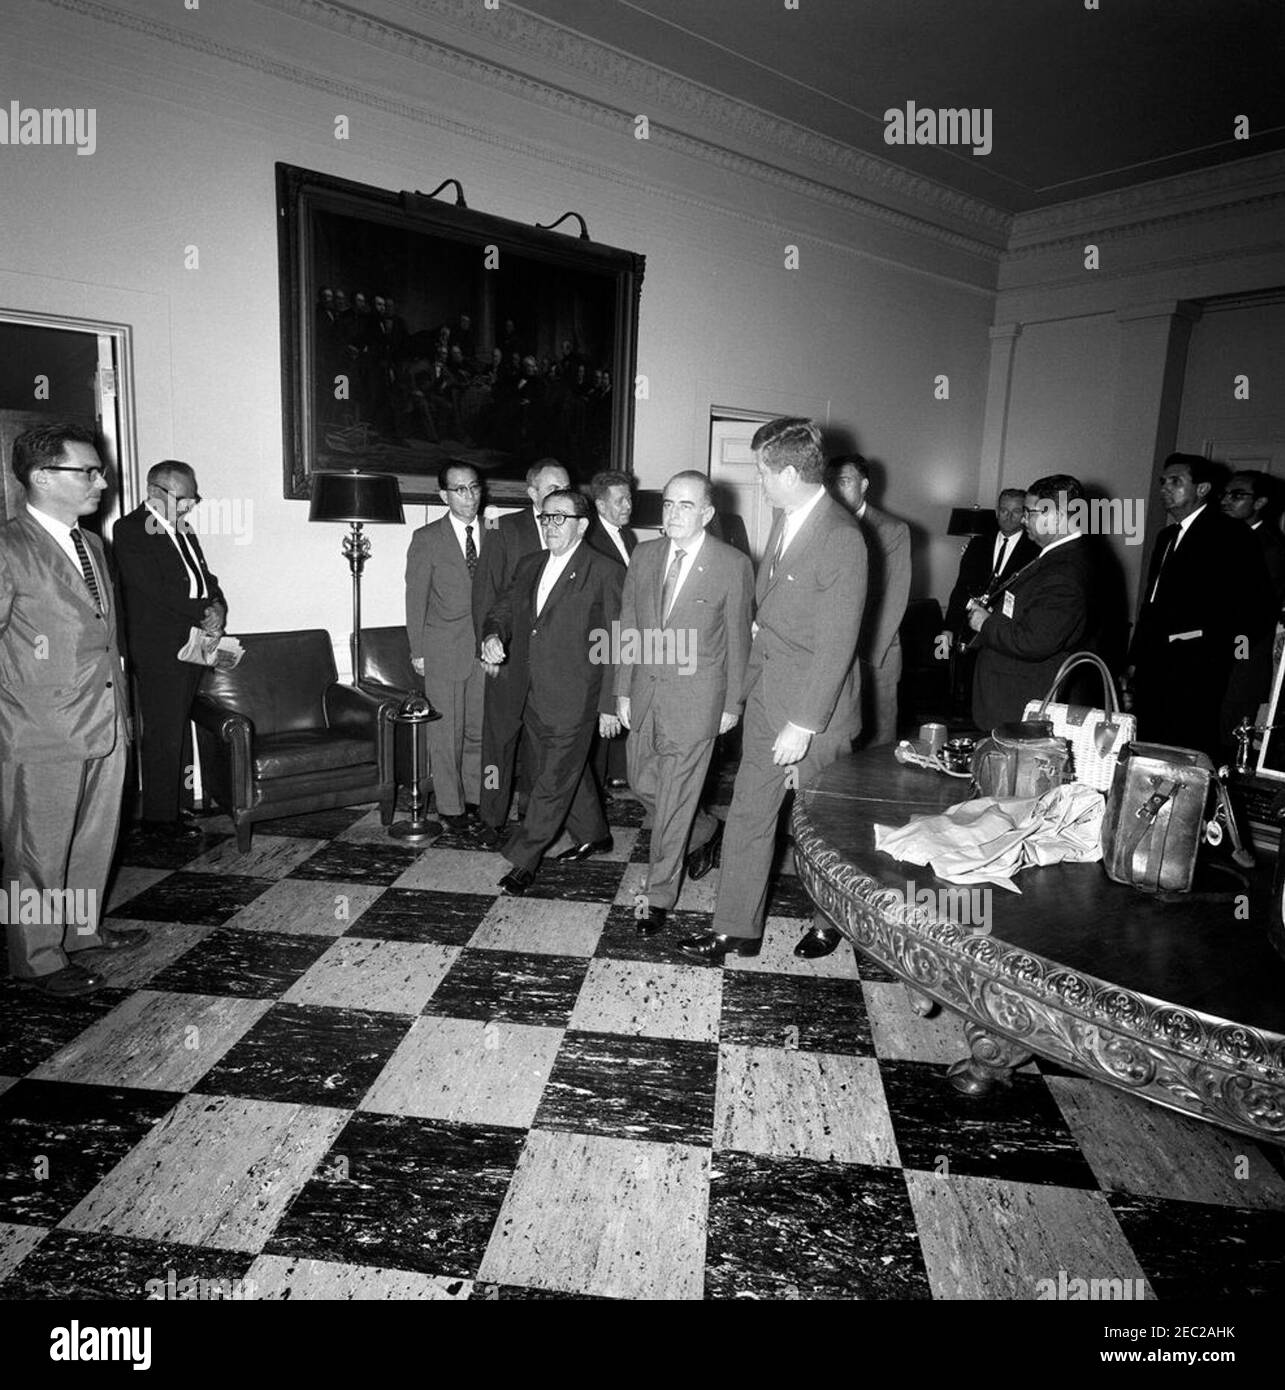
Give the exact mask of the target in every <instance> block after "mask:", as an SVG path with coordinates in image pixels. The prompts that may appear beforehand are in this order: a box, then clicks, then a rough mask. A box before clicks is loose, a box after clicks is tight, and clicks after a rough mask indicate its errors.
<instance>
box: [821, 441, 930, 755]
mask: <svg viewBox="0 0 1285 1390" xmlns="http://www.w3.org/2000/svg"><path fill="white" fill-rule="evenodd" d="M827 477H828V481H829V486H830V489H831V491H832V492H833V493H834V496H835V498H836V500H837V501H839V502H842V503H843V505H844V506H845V507H847V509H848V510H849V511H850V512H851V513H852V515H853V516H855V517H856V519H857V524H858V525H859V526H860V527H861V536H862V539H863V540H864V541H865V543H866V561H867V564H868V566H869V568H868V572H867V577H866V612H865V617H864V619H863V621H862V624H861V638H860V641H859V642H858V644H857V655H858V658H859V660H860V662H861V732H862V737H863V741H864V743H865V744H866V745H867V746H873V745H875V744H880V743H894V742H895V741H896V738H897V683H898V682H899V681H900V680H901V636H900V628H901V620H902V618H904V617H905V616H906V602H907V600H908V599H909V598H910V527H909V526H907V525H906V523H905V522H904V521H898V520H897V519H896V517H892V516H889V515H888V513H887V512H883V511H880V510H879V508H878V507H876V506H875V505H874V504H873V503H871V502H870V501H869V500H868V499H867V497H866V493H867V492H868V491H869V490H870V469H869V466H868V465H867V463H866V461H865V459H864V458H862V456H861V455H860V454H842V455H840V456H839V457H838V458H832V459H831V460H830V464H829V469H828V473H827Z"/></svg>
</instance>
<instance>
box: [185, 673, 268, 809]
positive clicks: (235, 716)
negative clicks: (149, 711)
mask: <svg viewBox="0 0 1285 1390" xmlns="http://www.w3.org/2000/svg"><path fill="white" fill-rule="evenodd" d="M192 722H193V723H194V724H195V725H196V727H197V731H198V733H200V732H201V731H204V732H205V734H206V735H207V736H208V739H209V743H210V744H213V745H214V749H215V761H216V762H217V763H218V764H219V765H218V766H216V767H214V768H212V769H211V770H210V772H209V774H208V775H209V777H210V781H211V783H212V784H213V786H214V788H215V790H216V794H219V793H221V794H222V798H223V799H224V802H225V804H226V805H228V806H249V805H250V804H251V802H252V799H253V783H254V762H253V759H252V756H251V754H252V750H253V746H254V722H253V721H252V720H250V719H247V718H246V716H245V715H244V714H241V713H240V711H238V710H234V709H231V708H229V707H228V706H227V705H221V704H219V702H218V701H217V700H212V699H210V697H209V696H208V695H198V696H197V697H196V699H195V700H193V701H192ZM202 742H205V741H204V740H202ZM204 756H205V752H204V749H203V750H202V760H203V761H204Z"/></svg>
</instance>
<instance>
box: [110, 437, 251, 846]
mask: <svg viewBox="0 0 1285 1390" xmlns="http://www.w3.org/2000/svg"><path fill="white" fill-rule="evenodd" d="M200 500H201V499H200V495H199V493H198V492H197V488H196V474H195V473H194V472H193V471H192V468H191V466H190V465H189V464H186V463H181V462H180V461H179V460H177V459H165V460H163V461H162V462H161V463H157V464H153V466H152V467H151V468H150V469H148V472H147V500H146V501H145V502H144V503H143V504H142V505H141V506H139V507H136V508H135V509H134V510H133V511H132V512H130V513H129V515H128V516H123V517H121V519H120V520H119V521H118V522H117V523H116V529H115V530H114V531H113V533H112V551H113V553H114V555H115V557H116V565H117V568H118V569H119V570H120V579H121V598H122V607H123V608H124V611H125V637H126V648H127V651H128V655H129V664H130V667H131V669H132V670H133V673H134V686H135V691H136V696H137V701H138V703H137V707H136V709H137V713H138V716H139V721H140V723H139V730H138V734H139V742H140V756H139V761H140V764H141V767H142V774H143V800H142V815H141V819H142V821H143V823H144V824H145V825H146V826H148V827H149V828H150V829H154V830H159V831H163V832H165V833H167V834H170V835H174V836H195V835H197V834H199V831H197V830H196V829H195V828H194V827H191V826H185V825H184V824H183V822H182V820H181V817H180V803H181V800H182V792H183V790H184V789H185V783H186V786H187V787H188V788H190V786H191V783H190V781H188V780H187V778H186V772H187V769H188V768H190V767H191V764H192V731H191V726H190V723H189V721H190V718H191V710H192V700H193V698H194V697H195V695H196V689H197V686H198V685H200V683H201V676H202V675H203V674H204V671H205V668H204V667H202V666H198V665H194V664H193V663H192V662H190V661H180V660H179V659H178V655H177V654H178V651H179V649H180V648H181V647H182V646H184V644H185V643H186V642H187V640H188V637H189V635H190V634H191V630H192V629H193V628H194V627H195V628H199V629H200V630H201V631H202V632H205V633H208V634H210V635H211V636H215V637H217V636H221V635H222V633H223V628H224V624H225V622H226V620H227V611H228V610H227V601H226V600H225V599H224V597H223V590H222V589H221V588H220V587H219V581H218V579H217V578H215V576H214V575H212V574H211V573H210V571H209V567H208V566H207V565H206V563H205V555H204V554H203V552H202V550H201V543H200V541H199V540H198V539H197V537H196V534H195V532H194V531H193V530H192V527H191V524H190V522H189V521H188V515H189V513H190V512H191V511H192V509H193V508H194V507H195V506H196V505H197V504H198V503H199V502H200Z"/></svg>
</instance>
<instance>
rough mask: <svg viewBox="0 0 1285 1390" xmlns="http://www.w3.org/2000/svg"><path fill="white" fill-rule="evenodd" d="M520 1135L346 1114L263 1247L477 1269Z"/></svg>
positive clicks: (421, 1267) (466, 1272) (435, 1270)
mask: <svg viewBox="0 0 1285 1390" xmlns="http://www.w3.org/2000/svg"><path fill="white" fill-rule="evenodd" d="M524 1137H525V1131H524V1130H520V1129H501V1128H498V1127H492V1126H486V1125H456V1124H446V1123H443V1122H440V1121H436V1120H419V1119H410V1118H406V1117H401V1116H395V1115H355V1116H353V1118H352V1119H351V1120H350V1121H349V1123H348V1124H347V1125H346V1126H345V1128H344V1130H343V1132H342V1133H341V1134H340V1135H339V1138H338V1139H337V1140H336V1141H335V1144H334V1146H333V1147H332V1149H331V1150H330V1153H329V1154H328V1155H327V1156H326V1159H325V1161H324V1163H323V1164H322V1165H321V1169H322V1170H324V1171H325V1172H326V1173H327V1174H330V1173H333V1172H336V1170H338V1169H339V1168H340V1165H339V1164H337V1163H336V1161H335V1160H336V1159H342V1160H344V1163H343V1165H342V1167H343V1170H344V1171H346V1172H347V1177H343V1176H334V1177H331V1176H326V1177H313V1178H312V1179H311V1180H310V1181H309V1182H308V1183H307V1184H305V1186H304V1188H303V1190H302V1191H301V1192H300V1193H299V1195H298V1197H296V1198H295V1201H294V1203H293V1204H292V1206H291V1207H290V1210H289V1211H288V1212H287V1213H286V1216H285V1217H284V1219H283V1220H282V1221H281V1224H280V1225H279V1226H278V1227H277V1230H276V1232H275V1234H274V1235H273V1236H272V1238H271V1239H270V1240H269V1241H268V1244H267V1246H266V1253H268V1254H272V1255H295V1256H302V1257H304V1258H306V1259H315V1260H335V1261H341V1262H344V1263H352V1264H362V1265H377V1266H382V1267H384V1268H387V1269H411V1270H417V1271H419V1272H420V1273H423V1274H434V1275H443V1276H446V1277H448V1278H460V1279H469V1278H472V1277H473V1276H474V1275H475V1274H476V1273H477V1269H478V1266H479V1265H480V1263H481V1261H482V1256H483V1255H484V1254H485V1252H486V1247H487V1244H488V1242H489V1241H490V1238H491V1230H492V1228H493V1227H494V1225H495V1221H496V1218H497V1217H498V1216H499V1213H500V1205H501V1203H502V1202H503V1200H504V1194H505V1192H506V1191H507V1190H508V1186H509V1181H510V1179H511V1178H512V1177H513V1170H514V1168H515V1167H516V1166H517V1161H518V1155H519V1153H520V1151H521V1148H522V1142H523V1139H524Z"/></svg>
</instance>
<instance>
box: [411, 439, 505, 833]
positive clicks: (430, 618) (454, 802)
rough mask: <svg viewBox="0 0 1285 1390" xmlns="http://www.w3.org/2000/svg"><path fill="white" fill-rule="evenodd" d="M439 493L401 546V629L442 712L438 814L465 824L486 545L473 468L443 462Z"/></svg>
mask: <svg viewBox="0 0 1285 1390" xmlns="http://www.w3.org/2000/svg"><path fill="white" fill-rule="evenodd" d="M438 495H439V496H440V497H441V499H442V501H443V502H445V503H446V507H447V511H446V515H445V516H443V517H439V518H438V520H436V521H433V522H430V523H429V524H428V525H427V526H421V527H420V528H419V530H417V531H416V532H415V534H414V535H413V536H412V537H411V543H410V549H409V550H408V551H407V553H406V633H407V636H408V637H409V638H410V654H411V665H412V666H414V668H415V670H416V671H417V672H418V673H419V674H420V675H421V676H423V677H424V694H425V695H427V696H428V700H429V703H430V704H431V705H432V706H433V708H434V709H436V710H437V711H438V713H439V714H440V715H441V716H442V717H441V718H440V719H438V720H435V721H434V722H433V723H431V724H430V725H429V726H428V767H429V773H430V774H431V776H432V778H433V795H434V797H435V798H436V801H437V814H438V816H439V818H440V819H441V820H442V821H444V822H445V823H446V824H447V825H449V826H450V827H451V828H452V829H453V830H463V829H464V828H465V827H466V826H468V825H469V824H470V822H471V821H472V820H475V819H476V814H477V806H478V800H479V797H480V794H481V788H482V708H483V697H484V689H483V687H484V686H485V684H486V677H485V675H484V674H483V671H482V667H481V666H480V665H479V663H478V660H477V628H476V627H475V625H474V620H473V599H474V595H475V593H476V592H477V589H478V585H479V580H478V572H479V569H480V563H481V555H482V550H483V546H484V541H483V537H482V527H481V526H480V525H479V523H478V519H477V514H478V510H479V509H480V507H481V505H482V484H481V481H480V480H479V478H478V473H477V469H475V468H473V467H471V466H470V465H469V464H467V463H455V464H449V465H448V466H447V467H446V469H445V471H444V472H443V473H442V486H441V488H440V489H439V492H438ZM494 535H495V533H494V532H492V533H491V536H492V537H494Z"/></svg>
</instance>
